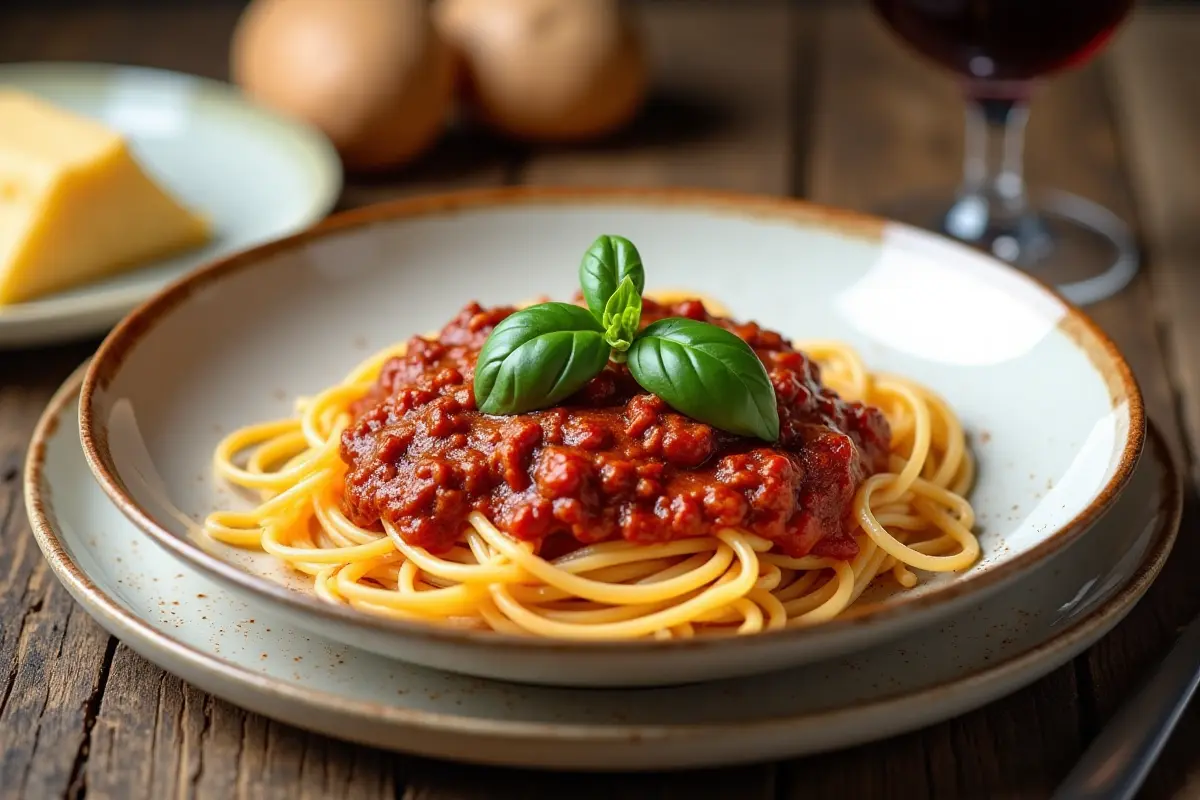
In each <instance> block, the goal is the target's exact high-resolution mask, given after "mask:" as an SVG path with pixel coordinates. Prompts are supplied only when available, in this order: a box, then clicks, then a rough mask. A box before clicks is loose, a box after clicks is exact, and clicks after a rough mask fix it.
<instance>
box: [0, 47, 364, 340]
mask: <svg viewBox="0 0 1200 800" xmlns="http://www.w3.org/2000/svg"><path fill="white" fill-rule="evenodd" d="M0 86H3V87H9V88H17V89H21V90H23V91H27V92H30V93H32V94H35V95H38V96H40V97H43V98H45V99H47V100H49V101H50V102H52V103H56V104H58V105H60V106H63V107H64V108H68V109H71V110H72V111H76V112H78V113H80V114H84V115H86V116H89V117H94V118H96V119H99V120H101V121H102V122H104V123H105V124H107V125H109V126H110V127H112V128H115V129H116V130H118V131H120V132H121V133H123V134H125V136H126V137H127V138H128V140H129V142H130V144H131V147H132V149H133V151H134V153H135V154H136V155H137V157H138V159H139V161H140V162H141V163H142V165H143V166H144V167H145V169H146V170H147V172H149V173H150V174H151V175H152V176H153V177H154V178H155V179H156V180H158V181H159V182H160V183H161V184H162V185H163V186H164V187H166V188H167V189H168V190H169V191H171V192H172V193H173V194H174V195H175V196H176V197H178V198H179V199H180V200H181V201H182V202H183V203H184V204H185V205H187V206H188V207H189V208H192V209H193V210H195V211H198V212H199V213H201V214H204V215H205V216H207V217H208V218H209V219H210V220H211V221H212V223H213V226H214V237H213V240H212V241H211V242H209V243H208V244H207V245H206V246H204V247H202V248H198V249H196V250H192V251H189V252H187V253H183V254H181V255H179V256H176V257H174V258H170V259H163V260H160V261H156V262H153V263H150V264H147V265H146V266H145V267H143V268H141V269H136V270H133V271H130V272H126V273H124V274H122V275H118V276H116V277H113V278H109V279H106V280H102V281H97V282H95V283H92V284H89V285H87V286H81V287H78V288H75V289H71V290H69V291H64V292H61V293H58V294H55V295H52V296H49V297H45V298H41V299H38V300H33V301H30V302H28V303H20V304H17V305H11V306H0V347H17V346H29V345H37V344H47V343H50V342H56V341H62V340H66V339H70V338H73V337H79V336H85V335H91V334H98V333H100V332H102V331H104V330H106V329H107V328H109V327H110V326H111V325H113V324H114V323H115V322H117V320H119V319H120V318H121V317H123V316H124V315H125V314H127V313H128V312H129V311H130V309H132V308H133V307H134V306H136V305H137V304H138V303H141V302H142V301H143V300H145V299H146V298H147V297H149V296H150V295H152V294H154V293H155V292H157V291H158V290H159V289H161V288H162V287H163V286H165V285H166V284H167V282H168V281H170V280H172V279H174V278H177V277H179V276H180V275H181V274H183V273H184V272H185V271H187V270H189V269H191V268H193V267H195V266H198V265H200V264H203V263H205V262H207V261H211V260H212V259H214V258H219V257H220V256H223V255H226V254H228V253H231V252H234V251H236V250H241V249H242V248H245V247H249V246H251V245H255V244H259V243H260V242H265V241H268V240H270V239H275V238H277V237H280V236H285V235H287V234H289V233H292V232H294V231H297V230H300V229H301V228H304V227H306V226H308V225H310V224H312V223H313V222H315V221H317V220H319V219H321V218H322V217H323V216H325V214H326V213H328V212H329V210H330V209H331V208H332V207H333V204H334V203H335V202H336V201H337V197H338V193H339V192H340V191H341V186H342V168H341V162H340V161H339V160H338V157H337V154H336V153H335V152H334V150H333V148H332V146H331V145H330V144H329V142H328V141H327V140H326V139H325V137H324V136H322V135H321V134H320V133H318V132H317V131H315V130H313V129H311V128H308V127H305V126H302V125H300V124H298V123H295V122H290V121H288V120H285V119H283V118H282V117H279V116H276V115H274V114H272V113H270V112H268V111H265V110H262V109H260V108H258V107H257V106H254V105H251V104H250V103H248V102H247V101H245V100H243V99H242V97H241V95H240V94H239V92H238V91H237V90H236V89H234V88H233V87H232V86H228V85H226V84H223V83H218V82H216V81H211V80H205V79H203V78H196V77H193V76H190V75H181V74H179V73H175V72H165V71H162V70H155V69H146V68H141V67H120V66H110V65H104V64H74V63H47V64H4V65H0Z"/></svg>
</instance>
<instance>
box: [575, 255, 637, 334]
mask: <svg viewBox="0 0 1200 800" xmlns="http://www.w3.org/2000/svg"><path fill="white" fill-rule="evenodd" d="M626 278H629V279H630V280H631V281H633V288H634V289H636V290H637V293H638V294H639V295H640V294H641V293H642V290H643V289H645V288H646V271H645V269H643V268H642V256H641V254H639V253H638V249H637V248H636V247H634V246H633V242H631V241H629V240H628V239H626V238H625V237H624V236H608V235H603V236H598V237H596V241H594V242H592V246H591V247H589V248H588V250H587V252H586V253H584V254H583V261H581V262H580V264H579V286H580V287H581V288H582V289H583V299H584V300H586V301H587V306H588V308H589V309H590V310H591V312H592V316H594V317H595V318H596V319H597V320H598V321H599V320H602V319H604V307H605V306H606V305H607V304H608V299H609V298H610V297H612V296H613V294H614V293H615V292H616V291H617V287H618V286H620V285H621V282H622V281H623V280H625V279H626Z"/></svg>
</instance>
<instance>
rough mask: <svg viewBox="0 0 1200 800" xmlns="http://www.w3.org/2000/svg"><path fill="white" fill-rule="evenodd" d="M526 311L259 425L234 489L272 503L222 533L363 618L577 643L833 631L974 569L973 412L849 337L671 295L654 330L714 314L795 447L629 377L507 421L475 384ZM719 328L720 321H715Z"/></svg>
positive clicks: (406, 349)
mask: <svg viewBox="0 0 1200 800" xmlns="http://www.w3.org/2000/svg"><path fill="white" fill-rule="evenodd" d="M513 311H514V309H512V308H499V309H490V310H489V309H483V308H480V307H479V306H477V305H475V304H471V305H469V306H467V307H466V308H465V309H464V310H463V311H462V312H461V313H460V314H459V316H458V317H457V318H456V319H455V320H454V321H452V322H451V323H450V324H449V325H448V326H447V327H446V328H445V329H443V330H442V331H441V332H440V334H438V335H431V336H423V337H414V338H413V339H412V340H410V341H409V342H408V343H406V344H401V345H398V346H395V347H392V348H389V349H386V350H384V351H382V352H380V353H377V354H375V355H374V356H372V357H370V358H369V359H367V360H366V361H365V362H363V363H362V364H361V365H359V366H358V367H357V368H355V369H354V370H353V371H352V372H351V373H350V374H349V375H348V376H347V377H346V378H345V379H344V380H343V381H342V382H340V383H338V384H336V385H334V386H331V387H330V388H328V389H326V390H325V391H323V392H321V393H320V394H318V395H316V396H315V397H311V398H307V399H301V400H299V401H298V402H297V414H296V416H295V417H294V418H289V419H282V420H278V421H274V422H265V423H260V424H255V425H250V426H248V427H245V428H242V429H240V430H237V431H235V432H233V433H232V434H230V435H228V436H227V437H225V438H224V439H223V440H222V441H221V443H220V445H219V446H218V447H217V449H216V452H215V454H214V463H215V467H216V471H217V473H218V475H219V476H220V477H221V478H223V479H224V480H225V481H228V482H229V483H231V484H233V485H236V486H239V487H243V488H245V489H247V490H251V491H253V492H256V493H257V494H258V495H259V498H258V504H257V505H256V506H255V507H253V508H252V509H250V510H247V511H218V512H215V513H213V514H212V515H210V516H209V518H208V519H207V520H206V522H205V530H206V531H207V532H208V534H210V535H211V536H212V537H213V538H215V539H217V540H219V541H221V542H224V543H226V544H230V545H235V546H240V547H248V548H261V549H262V550H264V551H266V552H268V553H270V554H272V555H273V556H275V557H276V558H278V559H280V560H281V561H283V562H284V563H286V564H287V565H288V566H290V567H291V568H293V569H295V570H298V571H299V572H301V573H305V574H307V575H311V576H312V577H313V582H314V589H315V592H316V594H317V595H318V596H319V597H321V598H322V599H324V600H327V601H328V602H331V603H340V604H348V605H349V606H351V607H353V608H356V609H360V610H362V611H364V612H369V613H372V614H379V615H384V616H388V617H393V618H399V619H405V620H414V621H422V622H428V623H436V624H444V625H453V626H461V627H467V628H480V629H491V630H495V631H498V632H502V633H506V634H516V635H527V636H528V635H532V636H543V637H555V638H564V639H592V640H596V639H635V638H645V637H653V638H659V639H670V638H687V637H693V636H702V635H722V634H750V633H755V632H759V631H766V630H777V629H781V628H785V627H792V626H803V625H811V624H814V623H820V622H824V621H827V620H831V619H833V618H835V617H837V616H838V615H839V614H841V613H842V612H844V611H845V610H846V609H847V608H848V607H849V606H850V605H851V604H853V603H854V602H855V601H856V600H857V599H858V597H859V596H860V595H861V594H862V592H863V591H864V590H865V589H866V588H867V586H868V585H869V584H870V583H871V582H872V581H873V580H875V579H876V578H877V577H878V578H880V579H881V580H892V581H895V582H896V583H898V584H899V585H900V586H901V587H905V588H911V587H913V586H915V584H916V583H917V574H916V571H926V572H948V571H959V570H963V569H966V568H968V567H970V566H971V565H972V564H974V563H975V561H976V560H977V558H978V556H979V543H978V541H977V540H976V537H975V536H974V534H973V533H972V528H973V526H974V512H973V511H972V508H971V505H970V503H969V502H968V501H967V499H966V497H965V496H966V494H967V492H968V490H969V488H970V486H971V483H972V480H973V477H974V465H973V461H972V458H971V454H970V452H969V450H968V448H967V446H966V441H965V439H964V435H963V430H962V427H961V425H960V423H959V421H958V419H957V418H956V416H955V414H954V412H953V411H952V410H951V409H950V408H949V407H948V406H947V404H946V403H945V402H944V401H943V400H942V399H940V398H939V397H938V396H936V395H935V394H934V393H933V392H931V391H930V390H929V389H927V388H925V387H923V386H920V385H918V384H916V383H914V382H912V381H910V380H907V379H904V378H900V377H896V376H890V375H881V374H873V373H871V372H869V371H868V370H867V369H866V368H865V366H864V365H863V363H862V361H861V360H860V359H859V357H858V355H857V354H856V353H855V352H854V351H853V350H852V349H851V348H849V347H847V346H846V345H844V344H840V343H837V342H825V341H813V342H806V343H803V344H798V345H797V346H795V347H793V345H792V344H791V343H789V342H788V341H787V340H785V339H783V338H782V337H780V336H779V335H778V334H775V333H773V332H771V331H767V330H764V329H762V328H760V327H758V326H757V325H754V324H753V323H750V324H738V323H735V322H732V321H730V320H728V319H727V318H726V317H725V316H724V314H725V312H724V310H723V309H721V308H720V307H719V304H716V303H715V302H713V301H709V300H696V299H681V298H680V296H673V297H668V296H663V295H661V294H660V295H659V296H658V300H657V302H656V301H654V300H650V299H646V300H645V308H644V310H643V319H642V322H643V323H646V322H650V321H653V320H654V319H656V318H662V317H665V316H681V317H690V318H693V319H703V320H706V321H709V322H712V323H714V324H718V325H721V326H722V327H725V328H726V329H728V330H730V331H732V332H734V333H736V334H737V335H738V336H740V337H741V338H742V339H744V340H745V341H746V342H748V343H749V344H750V345H751V347H752V348H753V349H754V351H755V353H756V354H757V355H758V356H759V358H760V359H761V360H762V361H763V363H764V365H766V367H767V369H768V372H769V375H770V379H771V382H772V384H773V385H774V388H775V392H776V396H777V399H778V405H779V412H780V418H781V421H782V428H781V435H780V439H779V441H777V442H775V443H772V444H770V445H767V444H766V443H764V442H762V441H757V440H751V439H747V438H745V437H739V436H734V435H732V434H725V433H722V432H721V431H716V430H714V429H712V428H711V427H709V426H707V425H704V424H702V423H699V422H697V421H695V420H692V419H689V418H687V417H685V416H683V415H681V414H677V413H675V412H673V411H672V410H671V409H670V408H668V407H666V406H665V405H664V404H663V403H662V402H661V401H659V400H658V399H657V398H656V397H655V396H654V395H650V394H648V393H646V392H644V391H642V390H641V389H640V388H639V387H638V386H637V385H636V384H633V383H632V382H631V381H630V380H629V378H628V373H627V371H626V370H625V368H624V367H623V366H622V365H620V364H615V363H610V364H609V365H608V366H607V367H605V369H604V371H603V372H602V373H601V374H599V375H598V376H596V377H595V378H593V379H592V380H591V382H590V383H588V385H587V386H586V387H585V388H584V389H583V390H582V391H580V392H578V393H577V395H575V396H573V397H572V398H570V399H569V401H568V402H565V403H563V404H561V405H560V406H558V407H555V408H550V409H547V410H544V411H537V412H532V413H529V414H520V415H516V416H510V417H492V416H489V415H484V414H480V413H479V412H478V411H476V410H475V407H474V404H473V398H472V395H471V370H472V369H473V366H474V360H475V357H476V356H477V355H478V352H479V348H480V347H481V346H482V343H483V341H484V339H485V338H486V336H487V334H488V332H489V331H490V330H491V328H492V327H493V326H495V325H496V324H497V323H498V322H499V321H500V320H501V319H503V318H504V317H505V316H506V315H508V314H510V313H512V312H513ZM718 315H720V316H718Z"/></svg>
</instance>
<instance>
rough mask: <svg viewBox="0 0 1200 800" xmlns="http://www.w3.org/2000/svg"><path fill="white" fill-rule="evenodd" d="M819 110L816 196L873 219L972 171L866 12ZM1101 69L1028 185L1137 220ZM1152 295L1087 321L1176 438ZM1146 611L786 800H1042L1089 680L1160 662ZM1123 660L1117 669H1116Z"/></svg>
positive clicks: (842, 17)
mask: <svg viewBox="0 0 1200 800" xmlns="http://www.w3.org/2000/svg"><path fill="white" fill-rule="evenodd" d="M820 42H821V54H820V60H819V65H820V70H821V71H820V75H821V82H820V84H819V87H818V96H817V103H818V107H819V108H820V110H821V113H820V114H819V115H818V121H817V127H816V130H815V132H814V134H813V146H812V148H811V150H810V151H809V159H810V162H809V166H808V172H809V175H810V183H809V191H810V195H811V196H812V197H813V198H814V199H816V200H819V201H822V202H828V203H832V204H836V205H845V206H850V207H857V208H863V209H871V208H875V207H878V206H880V205H883V204H886V203H888V202H893V201H895V200H896V199H897V198H899V197H902V196H904V195H905V194H907V193H910V192H914V191H921V190H924V189H936V188H938V187H953V186H954V185H955V183H956V182H957V180H958V177H959V172H960V169H961V158H962V139H961V136H962V134H961V130H962V101H961V99H960V95H959V93H958V90H957V88H956V87H955V85H954V83H953V81H952V80H951V79H950V78H949V77H948V76H947V75H945V74H943V73H940V72H938V71H937V70H935V69H934V68H932V67H931V66H930V65H928V64H927V63H925V62H924V61H922V60H921V59H919V58H918V57H917V56H915V55H914V54H913V53H911V52H910V51H908V50H907V49H905V48H904V47H902V46H901V45H900V44H899V43H897V42H895V41H893V40H892V38H891V36H890V34H888V33H887V31H885V30H884V29H883V26H881V25H880V24H878V23H877V22H875V21H874V20H873V19H871V18H870V15H869V13H868V12H867V11H865V10H861V9H860V10H842V11H836V12H830V13H829V14H828V16H827V18H826V20H825V27H824V28H823V30H822V34H821V36H820ZM1105 90H1106V87H1105V83H1104V66H1103V64H1102V63H1098V64H1093V65H1091V66H1089V67H1086V68H1084V69H1082V70H1080V71H1077V72H1074V73H1070V74H1066V75H1062V76H1057V77H1056V78H1055V79H1054V80H1053V81H1051V82H1050V83H1049V84H1048V86H1047V87H1046V88H1045V89H1044V90H1043V91H1042V92H1041V93H1040V94H1039V95H1038V97H1037V98H1036V100H1035V102H1034V106H1033V114H1032V117H1031V123H1030V130H1029V142H1028V151H1027V152H1028V155H1027V162H1028V174H1029V180H1030V183H1031V185H1033V186H1034V187H1038V186H1053V187H1055V188H1060V189H1066V190H1068V191H1073V192H1077V193H1079V194H1082V195H1084V196H1086V197H1089V198H1092V199H1094V200H1097V201H1099V202H1101V203H1104V204H1105V205H1107V206H1109V207H1110V208H1112V209H1113V210H1114V211H1116V212H1117V213H1118V214H1120V215H1122V216H1124V217H1126V218H1132V217H1133V216H1134V215H1133V205H1132V201H1131V198H1130V196H1129V192H1128V188H1127V186H1126V184H1125V181H1124V176H1123V172H1122V170H1121V164H1120V158H1119V153H1118V146H1117V138H1116V134H1115V132H1114V125H1113V121H1112V118H1111V115H1110V113H1109V112H1110V109H1109V107H1108V103H1107V97H1106V91H1105ZM1149 303H1150V287H1149V281H1148V279H1146V278H1143V279H1141V280H1139V281H1138V282H1137V283H1136V284H1135V285H1134V286H1132V287H1131V288H1130V289H1129V290H1128V291H1126V292H1125V293H1123V294H1122V295H1121V296H1120V297H1117V298H1114V299H1112V300H1109V301H1107V302H1106V303H1104V304H1101V305H1098V306H1095V307H1093V308H1091V309H1090V313H1092V315H1093V316H1094V317H1095V318H1096V319H1097V321H1099V322H1100V323H1101V325H1102V326H1104V327H1105V329H1106V330H1107V331H1108V332H1109V333H1110V335H1112V336H1113V337H1114V338H1115V339H1116V340H1117V342H1118V344H1119V345H1120V346H1121V348H1122V349H1123V351H1124V352H1125V353H1126V355H1127V356H1128V357H1129V358H1130V360H1131V362H1132V364H1133V367H1134V369H1135V371H1136V372H1137V374H1138V377H1139V380H1140V382H1141V384H1142V387H1143V390H1144V392H1145V394H1146V399H1147V404H1148V407H1149V410H1150V413H1151V414H1152V415H1153V416H1154V417H1155V419H1156V420H1158V421H1159V422H1160V423H1161V424H1163V425H1164V426H1165V429H1166V430H1167V432H1168V435H1169V436H1170V435H1171V433H1172V432H1173V431H1174V413H1173V412H1174V410H1173V403H1172V390H1171V387H1170V384H1169V382H1168V380H1167V376H1166V372H1165V369H1164V364H1163V357H1162V352H1161V349H1160V347H1159V343H1158V338H1157V331H1156V330H1155V327H1154V324H1153V322H1152V321H1151V320H1150V319H1148V318H1147V315H1146V314H1145V311H1144V310H1145V309H1146V308H1148V307H1149ZM1148 609H1150V606H1149V604H1147V605H1146V606H1144V607H1143V608H1142V609H1140V611H1141V612H1142V613H1141V614H1139V615H1135V617H1134V618H1133V619H1131V620H1130V622H1129V623H1127V624H1126V625H1124V626H1122V627H1121V628H1119V629H1118V630H1117V631H1116V632H1114V634H1113V636H1111V637H1109V639H1107V640H1106V641H1105V642H1104V643H1103V644H1102V645H1101V646H1100V647H1098V648H1096V649H1095V650H1093V652H1092V653H1091V654H1089V655H1088V656H1086V657H1084V658H1083V659H1081V660H1080V661H1079V662H1078V663H1077V664H1076V665H1073V666H1068V667H1066V668H1064V669H1061V670H1059V671H1057V672H1055V673H1054V674H1052V675H1050V676H1048V677H1047V678H1045V679H1044V680H1042V681H1040V682H1038V683H1037V684H1035V685H1034V686H1032V687H1030V688H1028V689H1026V690H1025V691H1023V692H1020V693H1018V694H1017V695H1014V696H1013V697H1010V698H1007V699H1005V700H1002V701H999V702H997V703H994V704H992V705H991V706H989V707H987V708H985V709H981V710H979V711H977V712H974V713H971V714H967V715H964V716H963V717H961V718H959V719H957V720H954V721H951V722H949V723H946V724H942V725H938V726H934V727H932V728H929V729H927V730H925V731H922V732H919V733H917V734H912V735H909V736H905V737H899V738H897V739H893V740H889V741H886V742H882V743H880V744H878V745H875V746H868V747H862V748H858V749H856V750H851V751H847V752H844V753H839V754H836V755H834V756H832V757H826V758H822V759H813V760H805V761H799V762H796V763H794V764H792V765H789V766H788V767H787V768H786V769H785V770H783V774H782V776H781V785H783V786H784V790H785V792H790V794H788V795H787V796H795V797H801V796H804V794H805V793H806V792H812V793H814V794H816V795H818V796H820V795H821V794H822V790H824V791H828V792H830V793H833V792H835V791H836V792H841V793H843V794H864V795H866V794H870V793H872V791H875V792H879V791H883V790H884V789H886V790H887V791H888V795H889V796H913V797H929V796H934V797H939V796H945V797H956V796H997V795H998V796H1020V797H1027V796H1035V797H1036V796H1041V795H1044V794H1047V793H1048V792H1049V791H1050V790H1051V789H1052V787H1053V785H1054V783H1055V781H1056V780H1057V779H1059V778H1060V777H1061V776H1062V775H1063V774H1064V773H1065V772H1066V770H1067V769H1068V768H1069V766H1070V764H1071V763H1072V761H1073V759H1074V758H1075V757H1076V755H1077V754H1078V753H1079V752H1080V751H1081V748H1082V745H1083V744H1084V742H1085V741H1086V739H1087V738H1088V737H1090V735H1091V734H1092V732H1093V728H1094V725H1093V723H1094V720H1095V718H1096V717H1097V711H1096V708H1095V706H1096V701H1095V700H1094V698H1093V692H1094V690H1096V689H1100V688H1101V687H1102V686H1103V685H1104V682H1103V681H1102V680H1101V681H1100V682H1099V684H1097V685H1094V680H1093V672H1098V673H1100V674H1107V673H1108V672H1110V671H1111V670H1112V666H1111V664H1112V662H1113V661H1114V660H1118V661H1119V660H1120V656H1119V654H1122V653H1129V652H1140V651H1142V650H1144V649H1147V648H1148V649H1150V650H1151V651H1153V649H1154V648H1155V647H1161V645H1162V644H1163V637H1164V634H1165V633H1166V630H1165V629H1164V627H1163V626H1162V625H1160V624H1157V623H1156V622H1155V621H1154V617H1155V614H1154V611H1153V610H1152V609H1150V610H1148ZM1114 653H1115V654H1118V655H1114Z"/></svg>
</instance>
